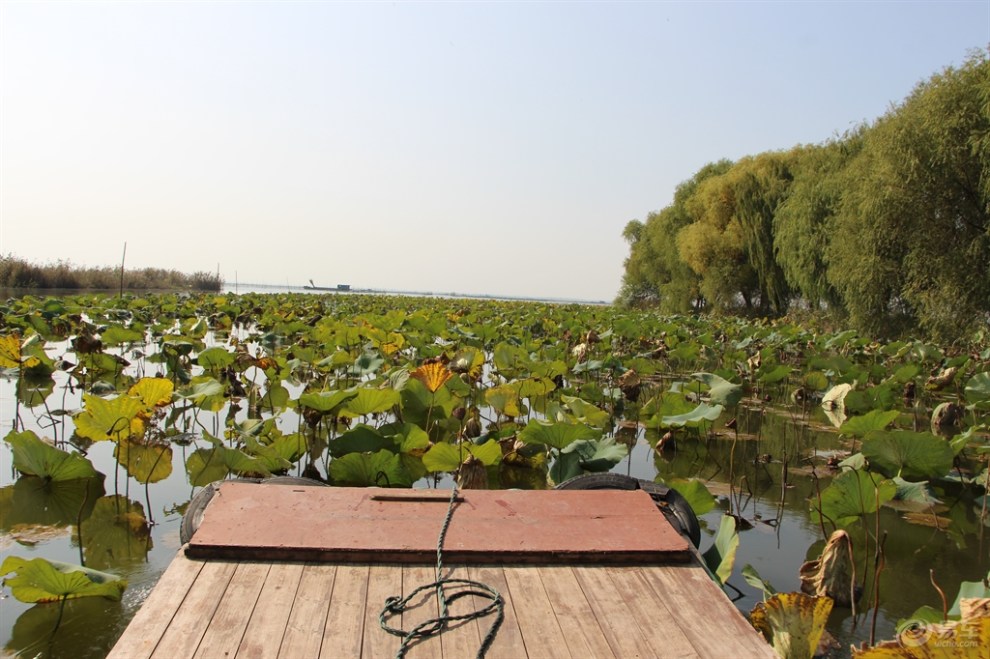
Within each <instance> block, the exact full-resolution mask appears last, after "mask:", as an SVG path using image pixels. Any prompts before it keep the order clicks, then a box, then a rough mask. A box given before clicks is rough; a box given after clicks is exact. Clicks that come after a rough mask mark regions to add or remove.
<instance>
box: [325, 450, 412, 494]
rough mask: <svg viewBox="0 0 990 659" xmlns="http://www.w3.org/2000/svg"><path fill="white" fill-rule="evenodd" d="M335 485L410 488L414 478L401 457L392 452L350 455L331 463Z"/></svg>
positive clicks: (331, 476)
mask: <svg viewBox="0 0 990 659" xmlns="http://www.w3.org/2000/svg"><path fill="white" fill-rule="evenodd" d="M330 479H331V481H333V483H334V485H348V486H352V487H369V486H378V487H410V486H411V485H412V483H413V481H412V477H411V475H410V474H409V471H408V469H406V467H405V465H404V464H403V462H402V460H401V459H400V456H399V455H397V454H395V453H392V452H391V451H378V452H377V453H350V454H348V455H345V456H343V457H340V458H335V459H334V460H332V461H331V462H330Z"/></svg>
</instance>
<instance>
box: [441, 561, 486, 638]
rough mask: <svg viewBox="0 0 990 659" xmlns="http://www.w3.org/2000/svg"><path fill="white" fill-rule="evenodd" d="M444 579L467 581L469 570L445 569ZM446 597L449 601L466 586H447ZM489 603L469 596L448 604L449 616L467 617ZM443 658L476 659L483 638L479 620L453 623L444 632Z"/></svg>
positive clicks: (460, 568)
mask: <svg viewBox="0 0 990 659" xmlns="http://www.w3.org/2000/svg"><path fill="white" fill-rule="evenodd" d="M442 576H443V577H444V578H449V579H467V578H468V576H467V568H465V567H445V568H444V571H443V575H442ZM445 590H446V596H447V598H448V600H449V598H450V596H451V595H454V594H455V593H457V592H458V591H462V590H464V586H459V585H448V586H446V589H445ZM487 604H488V602H487V601H486V600H485V599H483V598H481V597H474V596H473V595H467V596H464V597H461V598H459V599H457V600H454V602H452V603H449V604H448V614H449V615H466V614H469V613H471V612H472V611H475V610H477V609H479V608H482V607H484V606H485V605H487ZM486 631H487V627H486ZM440 642H441V647H442V649H443V656H445V657H475V656H477V655H478V649H479V648H480V647H481V636H480V635H479V633H478V621H477V620H474V619H472V620H462V621H459V622H454V623H451V624H450V625H448V626H447V628H446V629H445V630H444V631H443V634H442V635H441V637H440Z"/></svg>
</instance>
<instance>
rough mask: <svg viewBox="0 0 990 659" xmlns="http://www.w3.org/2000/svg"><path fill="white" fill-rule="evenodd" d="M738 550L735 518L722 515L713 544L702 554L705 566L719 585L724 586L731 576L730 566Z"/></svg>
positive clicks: (734, 560) (733, 562)
mask: <svg viewBox="0 0 990 659" xmlns="http://www.w3.org/2000/svg"><path fill="white" fill-rule="evenodd" d="M738 548H739V534H738V533H737V532H736V518H735V517H733V516H732V515H722V520H721V522H719V525H718V533H716V534H715V542H714V543H712V546H711V547H709V548H708V550H707V551H705V553H704V554H702V557H703V558H704V559H705V565H707V566H708V569H709V570H710V571H711V573H712V574H713V575H715V578H716V579H717V580H718V582H719V583H720V584H724V583H725V582H726V581H727V580H728V578H729V576H730V575H731V574H732V566H733V564H735V562H736V550H737V549H738Z"/></svg>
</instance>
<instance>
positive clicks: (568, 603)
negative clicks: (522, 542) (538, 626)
mask: <svg viewBox="0 0 990 659" xmlns="http://www.w3.org/2000/svg"><path fill="white" fill-rule="evenodd" d="M537 573H538V574H539V576H540V581H541V582H542V583H543V589H544V590H545V591H546V593H547V598H548V599H549V600H550V605H551V606H552V607H553V612H554V615H555V616H556V617H557V624H559V625H560V629H561V631H563V632H564V638H565V639H566V640H567V647H568V649H569V650H570V652H571V654H572V655H573V656H575V657H596V658H598V657H601V658H602V659H605V658H606V657H613V656H615V655H614V654H613V652H612V649H611V647H609V644H608V639H607V638H605V634H604V633H603V632H602V629H601V625H607V624H610V623H609V622H608V621H606V620H602V621H599V620H597V619H596V618H595V612H594V611H593V610H592V608H591V604H589V603H588V599H587V598H586V597H585V594H584V591H583V590H581V584H579V583H578V581H577V578H576V577H575V576H574V572H573V570H571V568H570V567H568V566H547V567H541V568H539V569H538V570H537Z"/></svg>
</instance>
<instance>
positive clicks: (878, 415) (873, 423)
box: [839, 410, 900, 439]
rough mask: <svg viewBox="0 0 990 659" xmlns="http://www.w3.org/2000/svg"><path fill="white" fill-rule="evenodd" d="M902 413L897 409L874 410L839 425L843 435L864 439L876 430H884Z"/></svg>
mask: <svg viewBox="0 0 990 659" xmlns="http://www.w3.org/2000/svg"><path fill="white" fill-rule="evenodd" d="M898 416H900V413H899V412H898V411H897V410H889V411H886V412H885V411H883V410H873V411H872V412H869V413H867V414H864V415H862V416H854V417H852V418H851V419H849V420H847V421H846V422H845V423H843V424H842V425H841V426H839V432H840V433H842V434H843V435H849V436H852V437H858V438H860V439H862V438H863V437H866V435H867V434H869V433H870V432H872V431H874V430H883V429H884V428H886V427H887V426H889V425H890V424H892V423H893V422H894V421H896V420H897V417H898Z"/></svg>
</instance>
